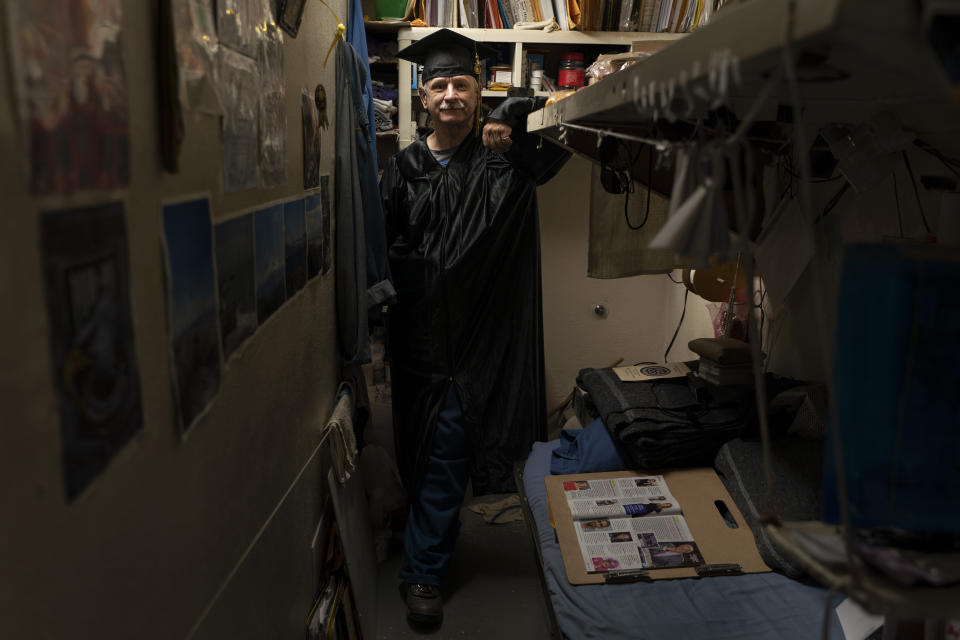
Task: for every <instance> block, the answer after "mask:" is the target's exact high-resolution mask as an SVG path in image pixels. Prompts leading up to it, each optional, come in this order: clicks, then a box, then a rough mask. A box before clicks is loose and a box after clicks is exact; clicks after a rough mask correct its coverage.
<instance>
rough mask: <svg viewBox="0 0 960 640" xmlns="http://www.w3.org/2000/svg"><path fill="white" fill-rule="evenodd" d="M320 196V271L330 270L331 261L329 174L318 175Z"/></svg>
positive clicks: (331, 210)
mask: <svg viewBox="0 0 960 640" xmlns="http://www.w3.org/2000/svg"><path fill="white" fill-rule="evenodd" d="M320 198H321V200H322V201H323V222H322V224H323V269H322V271H321V273H326V272H327V271H329V270H330V263H331V262H332V261H333V245H332V244H330V222H331V218H332V217H333V209H332V208H331V206H330V174H329V173H327V174H324V175H322V176H320Z"/></svg>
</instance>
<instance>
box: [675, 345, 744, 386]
mask: <svg viewBox="0 0 960 640" xmlns="http://www.w3.org/2000/svg"><path fill="white" fill-rule="evenodd" d="M688 346H689V348H690V350H691V351H693V352H694V353H696V354H697V355H699V356H700V362H699V366H698V367H697V376H698V377H700V378H702V379H703V380H705V381H707V382H709V383H711V384H715V385H721V386H727V385H739V386H749V385H752V384H753V358H752V356H751V352H750V345H749V344H747V343H746V342H743V341H742V340H737V339H736V338H698V339H696V340H691V341H690V344H689V345H688Z"/></svg>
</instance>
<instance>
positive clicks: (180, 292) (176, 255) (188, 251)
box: [163, 198, 220, 433]
mask: <svg viewBox="0 0 960 640" xmlns="http://www.w3.org/2000/svg"><path fill="white" fill-rule="evenodd" d="M163 233H164V244H165V246H166V257H167V313H168V326H169V328H170V351H171V359H172V362H173V370H172V376H173V387H174V396H175V398H176V403H177V415H178V417H179V422H180V429H181V432H183V433H186V431H187V430H188V429H190V427H191V426H192V425H193V424H194V422H195V421H196V419H197V418H198V417H199V416H200V415H201V414H202V413H203V412H204V411H205V410H206V408H207V407H208V406H210V403H211V402H212V401H213V398H214V396H216V395H217V392H218V391H219V389H220V335H219V331H218V329H217V302H216V289H215V286H216V285H215V282H214V276H213V229H212V226H211V222H210V201H209V200H207V199H206V198H200V199H195V200H189V201H187V202H179V203H176V204H168V205H165V206H164V207H163Z"/></svg>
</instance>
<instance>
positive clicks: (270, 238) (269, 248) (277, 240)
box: [253, 203, 287, 325]
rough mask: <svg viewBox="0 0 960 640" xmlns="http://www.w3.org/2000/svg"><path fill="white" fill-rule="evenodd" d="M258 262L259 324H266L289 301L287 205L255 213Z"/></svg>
mask: <svg viewBox="0 0 960 640" xmlns="http://www.w3.org/2000/svg"><path fill="white" fill-rule="evenodd" d="M253 215H254V238H255V239H256V248H255V255H256V263H257V322H258V323H259V324H261V325H262V324H263V323H264V322H266V320H267V318H269V317H270V316H271V315H272V314H273V312H274V311H276V310H277V309H279V308H280V306H281V305H282V304H283V303H284V302H285V301H286V299H287V293H286V283H285V281H284V252H283V205H282V204H279V203H277V204H274V205H270V206H268V207H265V208H263V209H260V210H258V211H257V212H255V213H254V214H253Z"/></svg>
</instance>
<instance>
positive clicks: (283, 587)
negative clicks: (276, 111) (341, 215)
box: [0, 0, 346, 639]
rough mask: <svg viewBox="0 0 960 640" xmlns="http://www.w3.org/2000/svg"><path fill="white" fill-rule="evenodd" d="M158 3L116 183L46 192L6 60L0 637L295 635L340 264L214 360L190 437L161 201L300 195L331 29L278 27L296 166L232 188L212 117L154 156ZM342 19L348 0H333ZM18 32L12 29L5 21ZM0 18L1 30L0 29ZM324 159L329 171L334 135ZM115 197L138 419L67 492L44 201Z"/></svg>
mask: <svg viewBox="0 0 960 640" xmlns="http://www.w3.org/2000/svg"><path fill="white" fill-rule="evenodd" d="M153 4H154V3H151V2H142V1H135V0H124V2H123V11H124V17H123V56H124V64H125V69H126V78H127V83H128V89H129V112H130V121H131V125H130V133H131V165H132V166H131V181H130V186H129V188H127V189H124V190H122V191H120V192H119V193H115V194H102V193H99V194H98V193H89V192H88V193H81V194H77V195H76V196H73V197H70V198H68V199H59V200H51V199H47V200H38V199H35V198H32V197H30V196H29V195H28V193H27V186H26V184H27V183H26V162H25V158H26V147H25V145H24V143H23V138H22V134H21V128H20V124H19V119H18V118H17V115H16V110H15V107H14V105H15V101H14V95H13V90H12V86H13V79H12V77H11V75H10V72H11V67H12V63H8V57H7V56H8V50H7V47H6V42H7V39H6V37H4V39H3V41H4V50H3V54H2V55H3V56H4V63H3V64H0V140H2V143H3V144H2V145H0V146H2V148H3V153H2V155H0V191H2V204H0V210H2V215H0V256H2V260H3V262H2V264H3V268H2V270H0V292H2V298H3V300H4V305H3V306H4V309H5V311H4V313H2V314H0V362H2V363H3V364H2V368H0V382H2V384H0V425H2V426H0V576H2V578H0V637H4V638H66V637H82V638H129V637H141V638H164V639H169V638H180V637H187V636H190V637H197V638H208V637H209V638H223V637H249V638H267V637H300V634H302V633H303V628H304V621H305V618H306V616H307V614H308V612H309V609H310V606H311V604H312V594H313V591H314V588H315V577H314V575H313V571H314V570H313V568H312V559H311V558H312V556H311V550H310V541H311V537H312V535H313V531H314V528H315V526H316V522H317V519H318V517H319V516H318V511H319V503H320V499H321V492H323V491H324V490H323V489H322V487H323V486H325V482H324V481H323V479H324V478H325V471H324V469H323V464H322V462H321V456H315V457H312V458H311V454H312V453H313V452H314V450H315V447H316V444H317V442H318V439H319V438H318V427H319V425H320V424H321V423H322V422H323V421H324V420H325V418H326V416H327V415H328V414H329V411H330V409H331V407H332V396H333V392H334V390H335V385H336V383H337V381H338V380H337V376H338V365H337V362H336V356H335V353H336V350H335V347H334V345H335V320H334V292H333V274H332V272H330V273H329V274H328V275H326V276H323V277H320V278H317V279H314V280H312V281H310V282H309V283H308V284H307V286H306V288H305V289H304V290H302V291H301V292H300V293H299V294H298V295H296V297H294V298H293V299H291V300H289V301H288V302H287V303H286V304H285V305H284V306H283V307H282V308H281V309H280V310H278V311H277V312H276V313H275V314H274V315H273V316H272V317H271V318H270V319H269V321H268V322H267V323H266V324H265V325H264V326H263V327H261V328H260V329H259V331H258V332H257V333H256V334H255V335H254V336H253V337H252V338H251V340H250V342H249V344H248V345H247V347H246V349H245V351H244V352H243V354H242V356H241V357H239V358H235V359H234V360H233V361H232V362H231V363H230V365H229V366H228V367H225V368H224V369H223V373H222V378H221V388H220V392H219V394H218V396H217V397H216V399H215V401H214V403H213V405H212V407H211V409H210V411H209V412H208V413H207V414H206V415H205V417H203V418H201V419H200V420H199V422H198V423H197V424H195V425H194V426H193V427H192V429H191V430H190V432H189V435H188V437H187V438H186V439H181V436H180V434H179V431H178V428H177V427H176V423H175V414H174V407H173V403H172V401H171V397H172V395H171V394H172V389H171V382H170V367H171V362H170V359H169V357H168V338H167V328H166V322H165V317H166V313H167V311H166V303H165V294H164V267H163V254H162V252H161V245H160V241H161V231H162V228H161V219H160V202H161V200H164V199H168V198H176V197H180V196H183V195H186V194H192V193H196V192H199V191H205V192H208V193H209V195H210V197H211V206H212V211H213V216H214V220H217V219H221V218H223V217H225V216H229V215H230V214H232V213H234V212H237V211H239V210H241V209H245V208H249V207H252V206H254V205H257V204H261V203H264V202H268V201H271V200H276V199H278V198H284V197H287V196H293V195H296V194H298V193H301V192H302V178H301V131H300V97H299V95H300V88H301V86H306V87H310V88H311V89H312V87H313V86H315V85H316V84H317V83H318V82H322V83H323V84H324V85H325V86H326V88H327V91H328V96H329V98H330V99H331V100H333V99H334V98H335V97H336V87H335V85H334V63H333V59H332V58H331V63H330V65H329V66H328V67H327V68H323V67H322V61H323V55H324V54H325V53H326V51H327V48H328V47H329V45H330V42H331V40H332V37H333V34H334V33H335V31H336V24H335V23H334V21H333V19H332V18H331V16H330V13H329V12H327V11H326V9H324V8H323V7H322V6H321V5H320V3H316V2H310V3H307V6H306V10H305V13H304V19H303V25H302V27H301V31H300V35H299V37H298V38H297V39H295V40H294V39H290V38H285V71H286V136H287V139H286V153H287V180H286V183H285V184H284V185H282V186H280V187H277V188H273V189H262V188H261V189H253V190H249V191H243V192H239V193H230V194H226V193H223V192H222V190H221V188H220V186H219V185H220V134H219V119H218V118H215V117H204V116H196V115H192V114H189V113H188V114H186V118H185V126H186V140H185V144H184V147H183V150H182V152H181V162H182V167H181V171H180V173H179V174H178V175H168V174H164V173H163V172H162V171H161V169H160V166H159V151H158V135H159V134H158V109H157V104H158V99H157V90H156V78H155V61H154V45H155V38H156V36H155V30H154V27H153V16H152V9H151V5H153ZM331 5H332V6H333V8H334V9H335V10H336V11H337V13H338V14H339V15H340V16H341V17H342V18H344V19H346V9H345V3H344V2H343V0H336V1H333V2H331ZM4 26H7V25H4ZM6 33H7V32H6V31H4V34H5V35H6ZM322 153H323V156H322V163H321V172H323V173H332V169H333V129H332V128H331V129H328V130H327V131H326V132H324V134H323V147H322ZM116 198H119V199H121V200H122V201H123V203H124V206H125V210H126V227H127V236H128V246H129V260H130V289H131V306H132V314H133V323H134V334H135V346H136V355H137V360H138V362H139V367H140V383H141V392H142V402H143V414H144V425H143V429H142V430H141V432H140V433H139V434H138V435H137V436H135V437H134V438H133V440H132V441H131V442H129V443H128V444H127V445H126V446H125V447H124V448H123V449H122V450H121V451H120V452H119V454H118V455H117V456H116V457H115V458H114V459H113V460H112V462H111V463H110V464H109V466H108V467H107V468H106V469H105V470H104V471H103V472H102V473H101V474H100V476H99V477H98V478H97V479H96V480H94V481H93V483H92V485H91V486H89V487H88V488H87V489H86V490H85V491H84V492H83V493H82V494H80V496H79V497H78V498H77V499H76V500H74V501H73V502H72V503H69V504H68V503H67V500H66V498H65V493H64V489H63V481H62V474H61V460H60V455H61V444H60V428H59V417H58V411H57V398H56V394H55V390H54V380H53V373H52V371H51V360H50V343H49V340H48V321H47V310H46V305H45V299H44V286H43V270H42V269H43V257H42V255H41V251H40V234H39V231H40V227H39V221H40V217H41V212H42V211H47V210H55V209H60V208H71V207H74V206H77V205H81V204H92V203H100V202H107V201H111V200H115V199H116Z"/></svg>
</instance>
